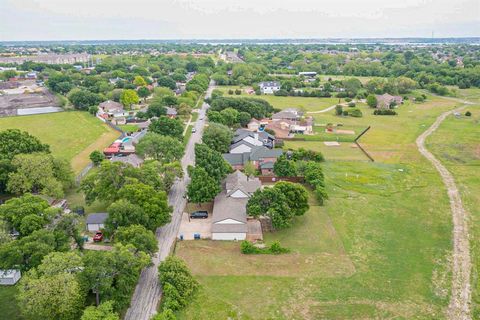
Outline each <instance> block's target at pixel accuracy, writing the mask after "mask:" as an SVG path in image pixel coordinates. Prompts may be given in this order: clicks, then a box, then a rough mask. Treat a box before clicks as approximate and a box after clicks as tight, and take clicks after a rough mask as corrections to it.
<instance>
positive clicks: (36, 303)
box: [17, 273, 85, 320]
mask: <svg viewBox="0 0 480 320" xmlns="http://www.w3.org/2000/svg"><path fill="white" fill-rule="evenodd" d="M17 299H18V303H19V307H20V311H21V313H22V315H23V316H24V317H25V318H26V319H32V320H37V319H38V320H40V319H42V320H43V319H45V320H76V319H78V318H79V316H80V314H81V312H82V309H83V305H84V300H85V296H84V295H83V294H82V291H81V289H80V285H79V283H78V281H77V279H76V277H75V276H74V275H73V274H69V273H59V274H55V275H48V276H42V277H38V276H37V275H36V274H35V273H30V274H27V275H25V276H24V277H23V278H22V281H21V282H20V286H19V292H18V295H17Z"/></svg>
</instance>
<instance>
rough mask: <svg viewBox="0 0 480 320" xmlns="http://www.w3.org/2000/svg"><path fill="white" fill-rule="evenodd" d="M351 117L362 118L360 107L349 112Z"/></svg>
mask: <svg viewBox="0 0 480 320" xmlns="http://www.w3.org/2000/svg"><path fill="white" fill-rule="evenodd" d="M349 114H350V116H351V117H355V118H361V117H363V114H362V111H361V110H360V109H353V110H350V112H349Z"/></svg>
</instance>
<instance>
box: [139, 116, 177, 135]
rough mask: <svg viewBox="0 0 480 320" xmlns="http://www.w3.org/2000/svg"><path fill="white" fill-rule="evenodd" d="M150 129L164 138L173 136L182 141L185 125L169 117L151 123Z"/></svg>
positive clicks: (162, 117)
mask: <svg viewBox="0 0 480 320" xmlns="http://www.w3.org/2000/svg"><path fill="white" fill-rule="evenodd" d="M148 129H149V130H150V131H151V132H154V133H158V134H161V135H164V136H171V137H174V138H177V139H179V140H180V139H182V136H183V125H182V123H181V122H180V120H178V119H171V118H169V117H165V116H161V117H160V118H158V119H156V120H153V121H152V123H150V126H149V127H148Z"/></svg>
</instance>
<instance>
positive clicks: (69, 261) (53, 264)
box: [37, 252, 83, 276]
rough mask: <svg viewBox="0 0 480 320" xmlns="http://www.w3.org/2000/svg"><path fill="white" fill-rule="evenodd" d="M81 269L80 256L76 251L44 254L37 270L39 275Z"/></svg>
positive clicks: (73, 271) (77, 271)
mask: <svg viewBox="0 0 480 320" xmlns="http://www.w3.org/2000/svg"><path fill="white" fill-rule="evenodd" d="M82 269H83V261H82V258H81V257H80V256H79V255H78V254H77V253H76V252H51V253H49V254H48V255H46V256H45V257H44V258H43V260H42V263H41V264H40V265H39V266H38V268H37V271H38V274H39V275H40V276H51V275H57V274H62V273H71V274H75V273H79V272H81V271H82Z"/></svg>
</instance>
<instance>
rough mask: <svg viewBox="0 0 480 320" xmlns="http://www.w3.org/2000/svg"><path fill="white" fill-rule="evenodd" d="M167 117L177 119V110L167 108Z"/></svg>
mask: <svg viewBox="0 0 480 320" xmlns="http://www.w3.org/2000/svg"><path fill="white" fill-rule="evenodd" d="M166 109H167V117H169V118H176V117H177V109H175V108H171V107H167V108H166Z"/></svg>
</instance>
